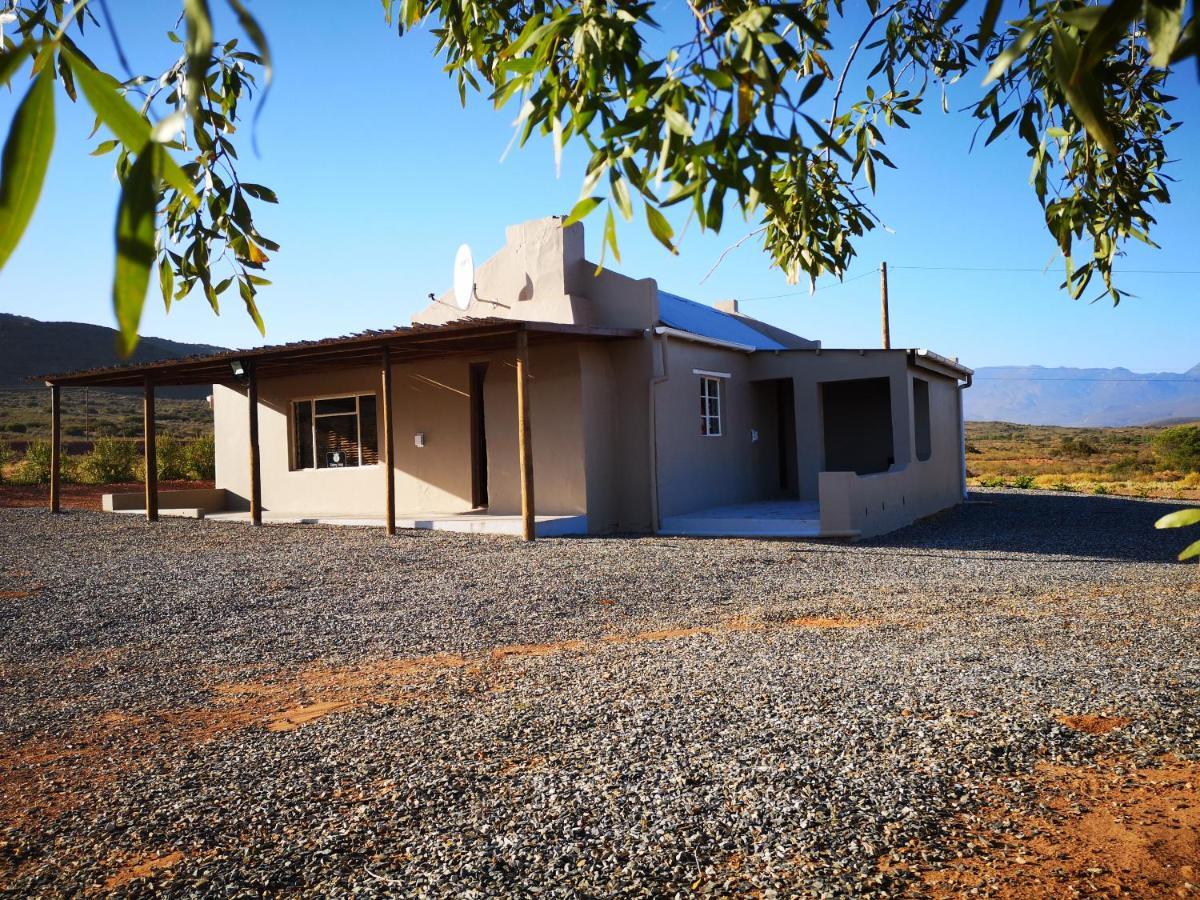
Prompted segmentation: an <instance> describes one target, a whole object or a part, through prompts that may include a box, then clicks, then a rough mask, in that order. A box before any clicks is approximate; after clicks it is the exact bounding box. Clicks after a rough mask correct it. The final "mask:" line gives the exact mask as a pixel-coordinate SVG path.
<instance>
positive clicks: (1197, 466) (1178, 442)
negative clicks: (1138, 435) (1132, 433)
mask: <svg viewBox="0 0 1200 900" xmlns="http://www.w3.org/2000/svg"><path fill="white" fill-rule="evenodd" d="M1154 455H1155V456H1156V457H1158V459H1159V460H1160V461H1161V462H1162V463H1163V464H1164V465H1165V466H1166V467H1167V468H1171V469H1178V470H1180V471H1183V472H1200V425H1176V426H1175V427H1174V428H1164V429H1163V430H1162V431H1160V432H1159V433H1158V434H1157V435H1156V436H1155V438H1154Z"/></svg>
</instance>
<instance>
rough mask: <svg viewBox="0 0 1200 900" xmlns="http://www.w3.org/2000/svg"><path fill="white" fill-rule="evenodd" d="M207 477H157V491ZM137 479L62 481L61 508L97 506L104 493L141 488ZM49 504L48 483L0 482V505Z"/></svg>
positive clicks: (203, 484) (207, 484) (198, 484)
mask: <svg viewBox="0 0 1200 900" xmlns="http://www.w3.org/2000/svg"><path fill="white" fill-rule="evenodd" d="M212 486H213V483H212V482H211V481H160V482H159V483H158V489H159V490H160V491H186V490H192V489H193V488H211V487H212ZM145 489H146V486H145V485H144V484H142V483H141V482H137V481H135V482H132V483H122V484H64V485H62V495H61V502H62V505H63V508H64V509H99V508H100V500H101V497H103V495H104V494H125V493H137V492H138V491H143V490H145ZM49 505H50V485H48V484H0V506H10V507H23V508H32V507H37V506H44V507H48V506H49Z"/></svg>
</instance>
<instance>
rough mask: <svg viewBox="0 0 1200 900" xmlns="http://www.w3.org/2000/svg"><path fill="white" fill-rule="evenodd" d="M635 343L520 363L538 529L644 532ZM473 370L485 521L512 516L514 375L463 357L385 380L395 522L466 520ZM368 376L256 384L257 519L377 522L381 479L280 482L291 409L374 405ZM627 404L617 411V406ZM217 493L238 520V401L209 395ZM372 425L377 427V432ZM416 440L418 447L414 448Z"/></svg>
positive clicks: (245, 455)
mask: <svg viewBox="0 0 1200 900" xmlns="http://www.w3.org/2000/svg"><path fill="white" fill-rule="evenodd" d="M647 345H648V342H646V341H643V340H640V339H635V340H631V341H618V342H613V343H611V344H609V343H606V342H586V341H584V342H578V343H576V342H571V343H564V344H552V345H545V346H534V347H533V348H531V350H530V419H531V431H532V442H533V463H534V495H535V496H534V499H535V508H536V512H537V513H538V514H539V515H583V514H586V515H587V516H588V527H589V530H590V531H593V532H605V531H617V530H629V531H637V530H646V529H648V528H649V526H650V513H649V501H648V496H649V489H648V480H649V475H648V458H647V456H646V454H645V452H644V448H645V446H646V418H647V413H646V410H647V401H646V379H645V377H644V374H643V375H640V376H639V374H638V371H637V370H638V367H639V365H641V366H644V365H648V362H647V360H648V346H647ZM480 362H486V363H487V365H488V369H487V374H486V377H485V382H484V420H485V423H486V431H487V457H488V489H489V507H488V509H489V512H491V513H495V514H499V515H516V514H518V513H519V512H520V508H521V503H520V473H519V467H518V456H517V425H516V421H517V420H516V402H517V400H516V368H515V359H514V355H513V354H505V353H494V354H481V355H479V356H463V357H455V358H451V359H446V360H438V361H433V362H421V363H418V364H408V365H395V366H393V367H392V381H393V384H392V392H393V419H392V434H393V441H394V448H395V466H396V510H397V513H398V514H400V515H404V514H406V513H453V512H464V511H467V510H469V509H470V508H471V450H470V395H469V390H470V379H469V366H470V364H471V363H480ZM379 381H380V377H379V370H378V369H373V368H362V369H352V370H346V371H331V372H329V373H322V374H320V375H303V376H293V377H286V378H273V379H263V380H262V381H260V383H259V448H260V450H259V452H260V460H261V462H260V472H261V479H262V498H263V508H264V510H266V511H268V512H276V513H283V514H289V515H309V516H348V517H370V518H379V517H382V516H383V504H384V502H385V500H384V496H385V494H384V492H385V482H384V469H383V467H382V465H375V466H362V467H346V468H342V469H305V470H293V469H292V467H291V461H292V459H293V452H292V440H293V438H292V422H291V408H292V402H293V401H295V400H301V399H305V398H309V397H322V396H331V395H332V396H336V395H344V394H354V393H374V394H376V395H378V393H379ZM626 395H630V399H629V401H628V402H626V400H624V399H623V398H624V397H625V396H626ZM213 410H214V420H215V432H216V435H217V447H216V463H217V473H216V486H217V487H218V488H224V489H225V490H226V491H227V492H228V493H227V496H228V497H229V505H230V508H231V509H248V508H249V500H248V498H249V494H250V475H249V448H248V433H249V425H248V415H247V408H246V395H245V391H244V389H241V390H238V389H235V388H229V387H221V386H218V387H216V388H215V389H214V392H213ZM380 422H381V424H382V419H381V420H380ZM417 433H421V434H423V435H424V443H425V446H424V447H417V446H416V443H415V435H416V434H417Z"/></svg>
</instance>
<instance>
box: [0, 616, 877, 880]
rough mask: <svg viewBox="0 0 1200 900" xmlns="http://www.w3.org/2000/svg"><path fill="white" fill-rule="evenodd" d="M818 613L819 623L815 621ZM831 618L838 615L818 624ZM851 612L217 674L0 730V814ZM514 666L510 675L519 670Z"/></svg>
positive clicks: (25, 821) (55, 809)
mask: <svg viewBox="0 0 1200 900" xmlns="http://www.w3.org/2000/svg"><path fill="white" fill-rule="evenodd" d="M818 622H819V623H822V624H813V623H818ZM828 622H836V623H838V624H837V625H827V624H824V623H828ZM850 622H854V623H855V625H867V624H873V623H867V622H857V620H842V619H797V620H794V621H793V622H787V623H778V624H775V623H764V622H749V621H746V620H735V621H732V622H725V623H721V624H717V625H706V626H697V627H692V628H669V629H661V630H656V631H645V632H640V633H633V634H616V635H608V636H606V637H605V638H603V639H602V640H601V641H600V642H598V643H595V644H587V643H585V642H583V641H580V640H565V641H558V642H554V643H548V644H510V645H505V646H500V647H495V648H493V649H492V650H491V651H489V652H486V653H476V654H472V655H470V656H466V655H459V654H451V653H436V654H433V655H430V656H423V657H417V658H408V659H386V660H378V661H374V662H367V663H361V664H358V665H351V666H330V665H328V664H316V665H311V666H307V667H304V668H302V669H298V670H292V671H289V672H283V673H278V674H275V675H271V676H268V677H266V678H263V679H261V680H249V681H240V682H219V683H217V684H215V685H214V686H213V688H212V690H213V693H214V694H215V699H214V702H213V703H211V704H209V705H207V706H203V707H194V708H188V709H174V710H172V709H167V710H159V711H157V712H155V713H152V714H150V715H146V716H140V715H132V714H129V713H127V712H125V711H123V710H110V711H109V712H107V713H104V714H103V715H100V716H97V717H96V718H95V719H93V720H92V721H91V722H89V723H88V724H87V725H85V726H82V727H80V728H79V729H78V730H77V731H76V732H74V733H71V734H63V735H42V736H39V737H37V738H34V739H32V740H29V741H26V742H23V743H20V744H6V743H5V742H4V741H3V740H0V821H7V822H9V823H11V824H14V825H18V826H31V827H36V826H37V823H38V822H42V821H46V819H47V818H50V817H53V816H55V815H57V814H59V813H61V812H63V811H65V810H68V809H72V808H74V807H77V806H79V805H80V804H82V803H85V802H93V801H94V800H95V798H96V797H97V794H98V793H102V792H103V791H105V790H106V789H107V788H108V786H109V785H110V784H111V783H112V782H113V781H114V780H115V779H117V778H118V777H119V776H120V775H121V773H122V771H124V770H126V769H127V768H128V767H129V766H130V761H131V760H136V759H137V758H138V757H139V755H140V751H142V750H145V749H147V748H149V747H152V746H155V745H158V744H161V743H163V742H172V743H176V744H180V745H186V744H196V743H203V742H206V741H210V740H213V739H216V738H219V737H221V736H223V735H226V734H229V733H232V732H235V731H242V730H245V729H250V728H260V729H263V730H264V731H267V732H289V731H294V730H296V729H298V728H301V727H303V726H305V725H308V724H310V723H312V722H316V721H318V720H320V719H322V718H324V717H325V716H329V715H334V714H337V713H341V712H346V711H349V710H354V709H359V708H362V707H364V706H367V705H370V704H385V705H387V704H403V703H410V702H413V701H419V700H422V699H427V698H431V697H434V696H437V695H438V694H439V692H440V691H441V690H444V688H442V687H440V686H439V681H440V680H441V679H443V678H444V677H445V676H446V675H448V674H450V673H452V672H454V671H461V672H462V673H463V674H464V675H466V676H469V677H475V678H479V677H484V676H487V677H493V678H494V677H496V676H498V675H499V674H500V673H502V672H505V671H508V667H509V666H510V665H511V664H513V663H516V662H518V661H520V660H525V659H528V658H536V657H543V656H548V655H551V654H556V653H563V652H580V651H596V650H600V649H602V648H603V647H605V646H610V645H613V644H618V645H627V644H633V643H639V642H648V641H666V640H673V639H677V638H686V637H693V636H696V635H720V634H726V633H730V632H745V631H751V632H767V631H777V630H781V629H785V628H795V627H852V626H851V625H850V624H848V623H850ZM798 623H805V624H803V625H800V624H798ZM125 652H126V651H125V650H124V649H123V648H112V649H106V650H102V651H92V652H87V653H81V654H73V655H70V656H67V657H64V659H63V660H62V666H63V667H64V668H67V669H71V668H91V667H93V666H96V665H101V664H103V663H105V662H108V661H111V660H114V659H117V658H120V657H121V656H122V655H123V654H124V653H125ZM512 674H513V675H514V677H515V676H516V675H517V672H516V670H513V673H512ZM0 874H2V870H0ZM0 880H2V879H0Z"/></svg>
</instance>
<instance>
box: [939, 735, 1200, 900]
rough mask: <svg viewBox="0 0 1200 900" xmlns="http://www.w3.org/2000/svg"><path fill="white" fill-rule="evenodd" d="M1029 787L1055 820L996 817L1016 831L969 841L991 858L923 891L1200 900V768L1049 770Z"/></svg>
mask: <svg viewBox="0 0 1200 900" xmlns="http://www.w3.org/2000/svg"><path fill="white" fill-rule="evenodd" d="M1027 781H1028V782H1029V784H1030V786H1031V787H1032V788H1033V789H1034V790H1035V792H1036V795H1035V796H1036V801H1037V804H1038V806H1037V808H1038V809H1039V810H1045V812H1041V813H1039V814H1038V815H1033V814H1030V813H1027V812H1022V813H1017V814H1011V813H1009V812H1007V811H1005V810H993V811H992V812H991V813H990V814H988V815H985V817H984V822H985V823H986V822H988V821H990V822H999V821H1007V822H1008V824H1009V826H1010V827H1008V828H1006V829H1004V830H1003V831H1002V832H992V831H990V830H988V829H986V828H982V829H981V828H975V829H972V830H971V831H970V832H969V834H968V835H967V837H968V838H969V839H970V840H971V843H972V845H973V846H974V847H976V848H978V847H980V846H983V847H987V848H989V849H987V850H986V851H985V854H986V855H984V854H977V855H972V856H968V857H966V858H964V859H961V860H957V861H955V862H953V863H951V864H950V865H949V866H948V867H947V868H944V869H940V870H936V871H933V872H927V873H925V875H924V877H923V879H922V884H921V886H920V887H919V888H918V889H917V890H916V891H915V893H917V894H920V895H922V896H932V897H938V898H948V897H959V896H963V895H964V894H966V893H968V892H978V893H980V894H984V895H986V896H990V897H998V898H1003V900H1018V898H1020V900H1024V898H1060V897H1082V896H1090V897H1096V896H1103V897H1109V896H1117V895H1121V896H1125V895H1128V896H1136V897H1145V898H1156V897H1187V896H1193V895H1194V894H1200V763H1194V762H1185V761H1182V760H1176V759H1170V758H1167V759H1163V760H1161V761H1160V763H1159V764H1158V765H1157V766H1156V767H1154V768H1147V769H1137V768H1134V767H1133V766H1132V764H1131V763H1130V762H1129V761H1127V760H1123V759H1105V760H1101V761H1099V762H1098V763H1096V764H1095V765H1091V766H1081V767H1074V766H1062V765H1051V764H1049V763H1043V764H1042V765H1040V766H1039V767H1038V769H1037V770H1036V772H1035V773H1034V774H1033V775H1031V776H1029V777H1028V779H1027Z"/></svg>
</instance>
